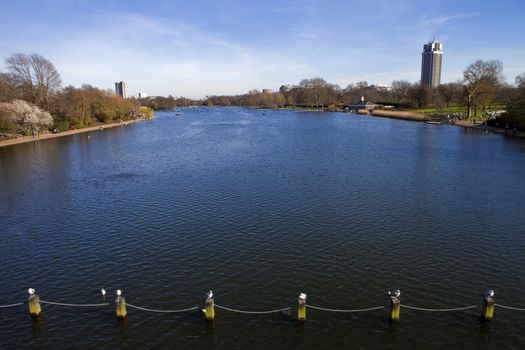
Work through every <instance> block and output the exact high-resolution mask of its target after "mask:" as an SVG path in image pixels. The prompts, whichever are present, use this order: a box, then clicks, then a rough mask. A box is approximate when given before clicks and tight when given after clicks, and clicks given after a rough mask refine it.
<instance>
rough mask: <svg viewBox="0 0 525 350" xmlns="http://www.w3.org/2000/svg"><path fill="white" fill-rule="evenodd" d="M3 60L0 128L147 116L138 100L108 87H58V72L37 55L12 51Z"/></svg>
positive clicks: (29, 129) (58, 126) (26, 130)
mask: <svg viewBox="0 0 525 350" xmlns="http://www.w3.org/2000/svg"><path fill="white" fill-rule="evenodd" d="M5 63H6V67H7V72H5V73H3V72H0V132H5V133H9V134H16V133H21V134H24V135H29V134H31V133H34V132H39V131H45V130H54V131H65V130H69V129H78V128H82V127H86V126H91V125H94V124H96V123H111V122H115V121H118V120H129V119H132V118H136V117H151V115H152V110H150V109H149V108H145V107H142V106H141V105H140V102H139V101H137V100H134V99H123V98H121V97H119V96H116V95H115V93H114V92H113V91H112V90H103V89H99V88H96V87H93V86H91V85H83V86H82V87H80V88H76V87H74V86H66V87H64V88H62V87H61V83H62V80H61V77H60V74H59V72H58V71H57V69H56V68H55V66H54V65H53V63H51V62H50V61H49V60H48V59H46V58H45V57H43V56H41V55H38V54H35V53H33V54H23V53H15V54H12V55H11V56H9V57H8V58H7V59H6V60H5Z"/></svg>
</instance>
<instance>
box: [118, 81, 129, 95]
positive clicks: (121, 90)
mask: <svg viewBox="0 0 525 350" xmlns="http://www.w3.org/2000/svg"><path fill="white" fill-rule="evenodd" d="M115 93H116V94H117V96H120V97H122V98H127V97H128V93H127V91H126V82H125V81H119V82H117V83H115Z"/></svg>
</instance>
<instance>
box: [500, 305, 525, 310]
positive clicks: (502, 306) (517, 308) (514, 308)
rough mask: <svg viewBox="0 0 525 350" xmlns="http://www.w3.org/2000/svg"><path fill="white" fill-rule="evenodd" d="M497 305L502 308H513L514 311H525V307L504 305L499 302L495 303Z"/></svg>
mask: <svg viewBox="0 0 525 350" xmlns="http://www.w3.org/2000/svg"><path fill="white" fill-rule="evenodd" d="M495 305H496V306H497V307H501V308H503V309H509V310H515V311H525V309H522V308H521V307H512V306H505V305H501V304H495Z"/></svg>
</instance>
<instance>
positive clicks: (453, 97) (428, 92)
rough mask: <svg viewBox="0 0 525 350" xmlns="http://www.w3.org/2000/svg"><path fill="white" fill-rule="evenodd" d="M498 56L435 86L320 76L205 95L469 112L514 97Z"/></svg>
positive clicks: (255, 102) (216, 101)
mask: <svg viewBox="0 0 525 350" xmlns="http://www.w3.org/2000/svg"><path fill="white" fill-rule="evenodd" d="M502 71H503V65H502V63H501V62H500V61H495V60H492V61H482V60H478V61H476V62H474V63H472V64H471V65H469V66H468V67H467V68H466V69H465V71H464V73H463V78H462V79H461V80H458V81H457V82H454V83H447V84H442V85H439V86H438V87H437V88H435V89H431V88H427V87H424V86H421V84H419V83H418V82H416V83H411V82H409V81H406V80H397V81H394V82H392V85H391V87H389V88H387V87H384V86H376V85H369V84H368V83H367V82H366V81H360V82H357V83H355V84H350V85H348V86H347V87H346V88H344V89H343V88H341V87H339V86H338V85H336V84H330V83H328V82H326V81H325V80H324V79H322V78H313V79H304V80H302V81H301V82H300V83H299V84H298V85H296V86H293V87H289V86H282V87H281V88H280V89H279V92H275V93H262V92H259V91H257V90H253V91H250V92H249V93H248V94H245V95H238V96H209V97H207V99H206V101H205V103H207V104H209V105H221V106H229V105H240V106H247V107H263V108H276V107H284V106H301V107H316V108H326V107H328V106H331V105H332V106H338V107H343V106H345V105H349V104H352V103H355V102H357V101H359V100H360V98H361V96H363V97H365V99H367V100H371V101H374V102H376V103H379V104H385V105H392V106H395V107H398V108H423V107H429V106H432V107H436V108H437V109H439V108H450V106H451V105H463V106H466V110H467V116H468V117H470V116H471V115H476V114H478V112H481V111H484V110H486V109H487V108H490V107H491V105H492V104H493V103H500V104H504V105H506V104H509V103H511V101H512V98H514V97H515V96H516V93H517V87H516V86H513V85H510V84H507V83H505V82H504V79H503V76H502Z"/></svg>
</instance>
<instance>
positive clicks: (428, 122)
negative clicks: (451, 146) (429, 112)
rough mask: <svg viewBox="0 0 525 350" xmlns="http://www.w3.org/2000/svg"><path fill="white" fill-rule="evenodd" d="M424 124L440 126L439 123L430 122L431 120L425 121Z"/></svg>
mask: <svg viewBox="0 0 525 350" xmlns="http://www.w3.org/2000/svg"><path fill="white" fill-rule="evenodd" d="M425 123H427V124H432V125H441V122H434V121H431V120H427V121H426V122H425Z"/></svg>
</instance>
